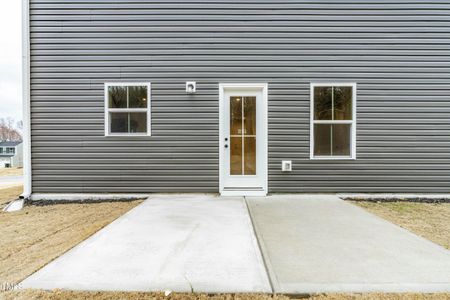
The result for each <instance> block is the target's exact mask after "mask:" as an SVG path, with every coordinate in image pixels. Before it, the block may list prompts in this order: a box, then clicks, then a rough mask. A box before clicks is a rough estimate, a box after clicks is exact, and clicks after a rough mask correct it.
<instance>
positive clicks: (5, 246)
mask: <svg viewBox="0 0 450 300" xmlns="http://www.w3.org/2000/svg"><path fill="white" fill-rule="evenodd" d="M8 190H10V191H11V193H12V194H13V193H14V191H15V192H18V190H14V189H8ZM0 191H2V190H0ZM6 198H8V197H5V199H6ZM140 202H141V201H133V202H104V203H92V204H58V205H47V206H26V207H25V208H24V209H22V210H21V211H18V212H13V213H4V212H0V237H1V241H2V242H1V243H0V284H5V283H17V282H19V281H21V280H23V279H24V278H26V277H27V276H29V275H30V274H32V273H33V272H35V271H36V270H38V269H40V268H41V267H43V266H44V265H46V264H47V263H49V262H50V261H52V260H53V259H55V258H56V257H58V256H60V255H61V254H63V253H64V252H66V251H67V250H69V249H70V248H72V247H73V246H75V245H77V244H78V243H80V242H81V241H83V240H85V239H86V238H88V237H89V236H90V235H92V234H93V233H95V232H96V231H98V230H99V229H101V228H103V227H104V226H105V225H107V224H109V223H111V222H112V221H113V220H114V219H116V218H117V217H119V216H120V215H122V214H124V213H125V212H127V211H128V210H130V209H131V208H133V207H135V206H136V205H138V204H139V203H140Z"/></svg>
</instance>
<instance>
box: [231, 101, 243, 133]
mask: <svg viewBox="0 0 450 300" xmlns="http://www.w3.org/2000/svg"><path fill="white" fill-rule="evenodd" d="M241 134H242V97H230V135H241Z"/></svg>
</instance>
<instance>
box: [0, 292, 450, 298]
mask: <svg viewBox="0 0 450 300" xmlns="http://www.w3.org/2000/svg"><path fill="white" fill-rule="evenodd" d="M0 299H3V300H13V299H14V300H34V299H36V300H37V299H39V300H49V299H52V300H69V299H70V300H82V299H83V300H84V299H86V300H112V299H129V300H137V299H139V300H289V299H314V300H344V299H354V300H369V299H370V300H372V299H380V300H407V299H408V300H444V299H450V294H381V293H371V294H328V295H316V296H310V297H306V296H303V297H301V296H289V297H288V296H285V295H268V294H219V295H206V294H178V293H173V294H170V295H169V296H167V297H166V296H164V294H162V293H129V292H75V291H64V290H55V291H50V292H48V291H42V290H24V291H12V292H6V293H0Z"/></svg>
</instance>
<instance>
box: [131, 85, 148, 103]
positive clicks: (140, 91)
mask: <svg viewBox="0 0 450 300" xmlns="http://www.w3.org/2000/svg"><path fill="white" fill-rule="evenodd" d="M128 94H129V95H128V96H129V107H130V108H146V107H147V101H148V100H147V87H146V86H130V87H128Z"/></svg>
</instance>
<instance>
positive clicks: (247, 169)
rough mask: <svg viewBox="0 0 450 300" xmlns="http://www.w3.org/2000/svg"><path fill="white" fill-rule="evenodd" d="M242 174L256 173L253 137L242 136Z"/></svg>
mask: <svg viewBox="0 0 450 300" xmlns="http://www.w3.org/2000/svg"><path fill="white" fill-rule="evenodd" d="M244 175H256V138H255V137H244Z"/></svg>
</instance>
